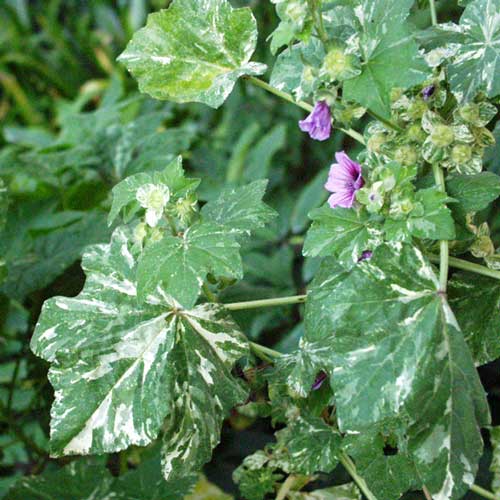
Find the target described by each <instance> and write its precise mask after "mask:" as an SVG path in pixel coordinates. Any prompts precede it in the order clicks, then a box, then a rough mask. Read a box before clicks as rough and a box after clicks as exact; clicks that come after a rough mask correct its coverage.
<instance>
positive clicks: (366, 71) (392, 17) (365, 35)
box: [343, 0, 429, 118]
mask: <svg viewBox="0 0 500 500" xmlns="http://www.w3.org/2000/svg"><path fill="white" fill-rule="evenodd" d="M412 4H413V0H379V1H377V2H373V0H362V1H361V2H360V5H359V7H357V9H356V15H357V17H358V20H359V39H360V49H361V53H362V58H363V65H362V73H361V75H359V76H357V77H355V78H352V79H350V80H347V81H346V82H344V94H343V97H344V98H345V99H346V100H350V101H356V102H358V103H359V104H361V105H362V106H364V107H366V108H368V109H370V110H371V111H374V112H376V113H378V114H380V115H382V116H383V117H385V118H390V116H391V114H390V92H391V90H392V89H393V88H396V87H398V88H403V89H407V88H409V87H412V86H414V85H417V84H418V83H421V82H423V81H424V80H425V79H426V78H427V77H428V76H429V71H428V68H427V65H426V64H425V62H424V60H423V59H422V58H421V56H420V55H419V53H418V47H417V45H416V43H415V41H414V40H413V37H412V35H411V33H410V28H409V27H408V24H407V23H406V21H405V20H406V18H407V17H408V14H409V10H410V7H411V6H412Z"/></svg>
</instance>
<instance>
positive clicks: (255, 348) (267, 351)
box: [249, 342, 283, 363]
mask: <svg viewBox="0 0 500 500" xmlns="http://www.w3.org/2000/svg"><path fill="white" fill-rule="evenodd" d="M249 344H250V349H251V350H252V352H253V353H254V354H255V355H256V356H257V357H258V358H261V359H263V360H264V361H267V362H269V363H274V360H275V359H276V358H279V357H281V356H283V355H282V354H281V352H278V351H275V350H274V349H271V348H269V347H266V346H265V345H260V344H256V343H255V342H249Z"/></svg>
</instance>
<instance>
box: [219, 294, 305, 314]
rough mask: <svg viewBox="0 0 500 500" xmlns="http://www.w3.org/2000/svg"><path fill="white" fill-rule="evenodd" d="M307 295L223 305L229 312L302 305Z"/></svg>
mask: <svg viewBox="0 0 500 500" xmlns="http://www.w3.org/2000/svg"><path fill="white" fill-rule="evenodd" d="M306 298H307V295H294V296H292V297H278V298H276V299H262V300H249V301H248V302H234V303H233V304H224V307H225V308H226V309H228V310H229V311H243V310H245V309H257V308H259V307H276V306H287V305H292V304H302V303H304V302H305V301H306Z"/></svg>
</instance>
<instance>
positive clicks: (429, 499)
mask: <svg viewBox="0 0 500 500" xmlns="http://www.w3.org/2000/svg"><path fill="white" fill-rule="evenodd" d="M422 491H423V492H424V496H425V498H426V500H432V496H431V494H430V493H429V490H428V489H427V488H426V487H425V486H424V487H423V488H422Z"/></svg>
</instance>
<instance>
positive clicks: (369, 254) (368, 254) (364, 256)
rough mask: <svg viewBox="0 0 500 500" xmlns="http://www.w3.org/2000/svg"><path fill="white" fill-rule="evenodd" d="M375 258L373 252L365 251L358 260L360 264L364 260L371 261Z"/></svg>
mask: <svg viewBox="0 0 500 500" xmlns="http://www.w3.org/2000/svg"><path fill="white" fill-rule="evenodd" d="M372 256H373V252H372V251H371V250H365V251H364V252H363V253H362V254H361V257H360V258H359V259H358V262H362V261H364V260H370V259H371V258H372Z"/></svg>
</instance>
